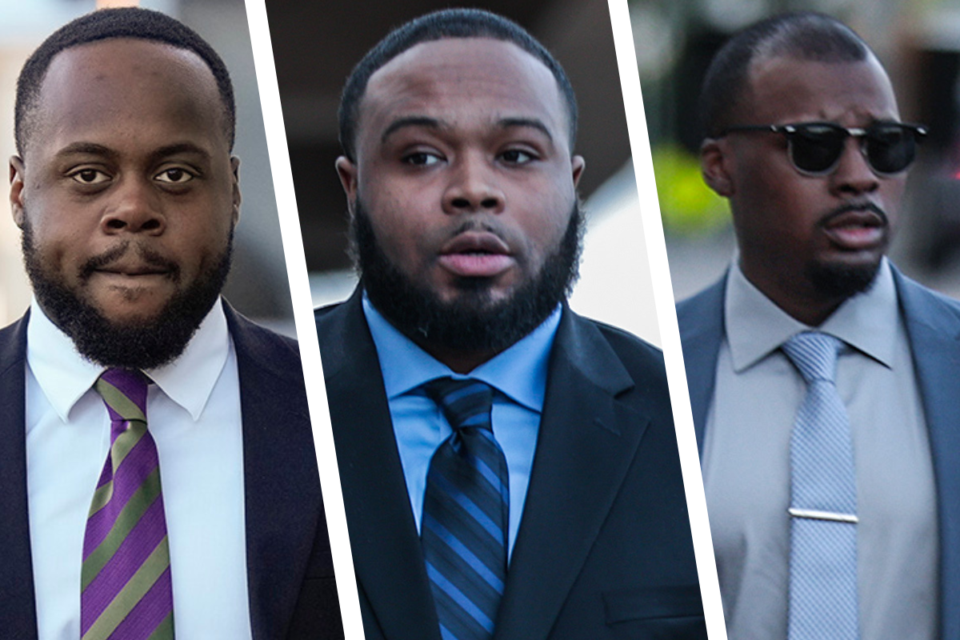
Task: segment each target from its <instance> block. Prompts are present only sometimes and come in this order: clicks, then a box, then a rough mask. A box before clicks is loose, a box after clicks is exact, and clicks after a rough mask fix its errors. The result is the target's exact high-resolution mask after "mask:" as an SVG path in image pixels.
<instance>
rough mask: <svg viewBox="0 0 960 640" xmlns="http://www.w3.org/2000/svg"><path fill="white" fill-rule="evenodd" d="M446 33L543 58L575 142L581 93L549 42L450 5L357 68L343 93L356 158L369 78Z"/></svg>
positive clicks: (404, 29) (344, 119)
mask: <svg viewBox="0 0 960 640" xmlns="http://www.w3.org/2000/svg"><path fill="white" fill-rule="evenodd" d="M444 38H493V39H494V40H502V41H504V42H510V43H512V44H515V45H516V46H518V47H520V48H521V49H523V50H524V51H526V52H527V53H529V54H530V55H532V56H533V57H535V58H536V59H537V60H539V61H540V62H542V63H543V64H544V66H546V67H547V68H548V69H549V70H550V72H551V73H552V74H553V77H554V78H555V79H556V81H557V85H558V86H559V88H560V93H561V94H563V97H564V101H565V102H566V105H567V116H568V118H569V131H568V133H569V136H570V148H571V150H572V149H573V144H574V140H576V137H577V98H576V96H575V95H574V93H573V86H571V84H570V80H569V79H568V78H567V74H566V73H565V72H564V71H563V67H561V66H560V63H559V62H557V60H556V58H554V57H553V55H551V54H550V52H549V51H547V50H546V48H545V47H544V46H543V45H542V44H540V43H539V42H537V40H536V39H534V37H533V36H531V35H530V34H529V33H527V31H526V30H525V29H524V28H523V27H521V26H520V25H518V24H517V23H515V22H513V21H511V20H508V19H507V18H504V17H503V16H498V15H497V14H495V13H490V12H489V11H483V10H481V9H444V10H442V11H435V12H433V13H428V14H426V15H424V16H421V17H419V18H417V19H415V20H411V21H410V22H407V23H406V24H404V25H402V26H400V27H398V28H397V29H394V30H393V31H391V32H390V33H389V34H388V35H387V37H385V38H384V39H383V40H381V41H380V42H379V43H378V44H377V45H376V46H375V47H374V48H373V49H371V50H370V51H368V52H367V55H365V56H364V57H363V59H362V60H360V62H359V63H357V66H356V67H354V68H353V72H352V73H351V74H350V77H349V78H347V84H346V85H345V86H344V88H343V95H342V96H341V97H340V111H339V114H338V115H339V118H340V146H341V147H343V153H344V155H346V156H347V158H348V159H349V160H350V161H351V162H356V137H357V120H358V118H359V115H360V102H361V101H362V100H363V95H364V93H366V90H367V83H368V82H369V80H370V76H372V75H373V74H374V73H376V71H377V70H378V69H379V68H380V67H382V66H383V65H385V64H387V63H388V62H390V61H391V60H393V59H394V58H396V57H397V56H398V55H400V54H401V53H403V52H404V51H406V50H407V49H411V48H412V47H414V46H415V45H418V44H420V43H422V42H432V41H435V40H442V39H444Z"/></svg>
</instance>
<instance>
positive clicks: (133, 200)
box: [100, 176, 167, 235]
mask: <svg viewBox="0 0 960 640" xmlns="http://www.w3.org/2000/svg"><path fill="white" fill-rule="evenodd" d="M112 195H113V198H112V199H111V200H110V201H109V206H108V207H107V209H106V210H105V211H104V213H103V216H102V218H101V220H100V226H101V229H103V231H104V233H107V234H117V233H122V232H127V233H146V234H150V235H160V234H162V233H163V232H164V231H165V230H166V226H167V223H166V217H165V216H164V214H163V211H162V207H161V204H160V199H159V198H158V195H157V193H156V192H155V189H154V187H153V185H151V184H150V181H149V179H147V178H137V177H129V176H128V177H126V178H123V179H122V180H121V182H120V184H118V185H117V186H116V187H115V189H114V193H113V194H112Z"/></svg>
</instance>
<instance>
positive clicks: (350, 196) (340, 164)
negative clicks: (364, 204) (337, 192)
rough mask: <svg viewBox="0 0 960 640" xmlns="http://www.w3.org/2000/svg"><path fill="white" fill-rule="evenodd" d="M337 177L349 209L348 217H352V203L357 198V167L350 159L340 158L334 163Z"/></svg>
mask: <svg viewBox="0 0 960 640" xmlns="http://www.w3.org/2000/svg"><path fill="white" fill-rule="evenodd" d="M336 167H337V175H338V176H340V184H341V185H342V186H343V192H344V193H345V194H346V195H347V204H348V206H349V207H350V215H353V203H354V202H356V198H357V165H355V164H354V163H353V161H352V160H350V158H348V157H346V156H340V157H339V158H337V162H336Z"/></svg>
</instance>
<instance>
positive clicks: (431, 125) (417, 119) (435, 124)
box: [380, 116, 442, 144]
mask: <svg viewBox="0 0 960 640" xmlns="http://www.w3.org/2000/svg"><path fill="white" fill-rule="evenodd" d="M407 127H427V128H428V129H441V128H442V125H441V124H440V121H439V120H437V119H436V118H429V117H427V116H408V117H406V118H398V119H396V120H394V121H393V122H391V123H390V126H388V127H387V128H386V129H384V130H383V134H382V135H381V136H380V144H384V143H385V142H386V141H387V138H389V137H390V136H391V135H393V134H394V133H396V132H397V131H399V130H400V129H405V128H407Z"/></svg>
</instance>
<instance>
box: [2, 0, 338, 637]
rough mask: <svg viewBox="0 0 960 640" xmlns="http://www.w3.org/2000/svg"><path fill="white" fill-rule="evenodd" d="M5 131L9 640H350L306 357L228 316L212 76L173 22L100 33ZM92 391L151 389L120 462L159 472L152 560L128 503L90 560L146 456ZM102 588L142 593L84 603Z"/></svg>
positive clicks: (226, 116)
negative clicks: (12, 234) (20, 270)
mask: <svg viewBox="0 0 960 640" xmlns="http://www.w3.org/2000/svg"><path fill="white" fill-rule="evenodd" d="M16 109H17V111H16V137H17V149H18V155H16V156H14V157H13V158H12V159H11V161H10V178H11V188H10V202H11V205H12V209H13V215H14V219H15V221H16V223H17V225H18V226H19V227H20V228H21V229H22V232H23V252H24V261H25V263H26V267H27V271H28V273H29V276H30V280H31V283H32V286H33V290H34V294H35V298H34V301H33V303H32V305H31V308H30V310H29V312H28V314H27V315H25V316H24V317H23V318H22V319H21V320H20V321H18V322H17V323H15V324H14V325H12V326H10V327H8V328H6V329H4V330H3V331H0V415H2V416H3V420H2V424H0V428H2V430H3V442H4V445H3V447H2V448H0V488H2V491H0V496H2V497H0V511H2V512H3V514H4V521H3V524H2V526H0V561H2V562H0V563H2V565H3V567H4V571H3V577H2V578H0V629H2V630H3V631H2V635H3V636H4V637H9V638H36V637H43V638H58V639H60V638H74V639H76V638H79V637H81V631H82V633H83V635H82V637H84V638H94V637H107V635H109V634H110V633H112V632H113V630H114V629H116V630H117V631H116V632H117V634H121V635H123V637H128V638H133V637H141V635H138V634H136V633H134V632H133V631H132V629H133V628H134V627H136V628H138V629H139V630H140V632H141V633H142V634H143V635H142V637H147V636H148V635H149V634H150V633H151V631H150V630H152V629H153V628H154V626H153V625H156V624H158V623H159V626H158V627H157V635H151V636H150V637H165V638H166V637H172V636H173V634H174V633H175V634H176V636H178V637H181V638H225V637H229V638H257V639H263V640H267V639H273V638H285V637H310V638H314V637H320V636H323V637H338V636H339V637H342V633H343V632H342V629H341V625H340V616H339V607H338V604H337V596H336V587H335V582H334V577H333V568H332V564H331V559H330V550H329V545H328V541H327V533H326V524H325V521H324V516H323V507H322V502H321V494H320V484H319V477H318V473H317V466H316V459H315V456H314V452H313V451H314V449H313V442H312V437H311V430H310V422H309V416H308V413H307V408H306V399H305V393H304V386H303V378H302V375H301V369H300V358H299V351H298V348H297V345H296V342H294V341H292V340H290V339H287V338H283V337H280V336H278V335H276V334H274V333H271V332H269V331H267V330H265V329H263V328H260V327H258V326H256V325H254V324H253V323H251V322H249V321H248V320H245V319H244V318H243V317H241V316H240V315H239V314H237V313H236V312H234V311H233V310H232V309H231V308H230V307H229V306H228V305H227V304H226V302H225V301H223V300H222V299H221V298H220V290H221V288H222V286H223V283H224V279H225V278H226V276H227V272H228V270H229V266H230V250H231V243H232V237H233V229H234V226H235V225H236V224H237V221H238V218H239V212H240V188H239V182H238V174H237V171H238V166H239V161H238V160H237V158H235V157H232V156H231V149H232V146H233V139H234V130H235V106H234V101H233V91H232V87H231V84H230V78H229V75H228V74H227V70H226V68H225V67H224V65H223V62H222V60H221V59H220V57H219V56H218V55H217V54H216V52H214V51H213V49H212V48H211V47H210V46H209V45H208V44H207V43H206V42H205V41H204V40H202V39H201V38H200V36H198V35H197V34H196V33H194V32H193V31H192V30H190V29H188V28H187V27H185V26H184V25H182V24H181V23H179V22H177V21H176V20H174V19H172V18H169V17H167V16H164V15H162V14H159V13H156V12H152V11H146V10H141V9H117V10H104V11H100V12H95V13H92V14H88V15H86V16H84V17H81V18H78V19H77V20H75V21H74V22H72V23H70V24H68V25H66V26H65V27H63V28H61V29H60V30H58V31H57V32H56V33H54V34H53V35H52V36H50V38H48V39H47V40H46V41H45V42H44V43H43V44H42V45H41V46H40V47H39V48H38V49H37V50H36V51H35V52H34V54H33V55H32V56H31V57H30V59H29V60H28V61H27V63H26V64H25V66H24V69H23V71H22V72H21V75H20V80H19V84H18V93H17V104H16ZM105 369H108V370H110V371H112V372H122V375H123V376H125V378H126V379H130V380H135V381H137V384H139V385H141V388H142V389H143V391H144V395H145V410H144V411H143V413H145V416H146V426H147V428H146V430H145V433H144V434H143V435H142V437H141V438H140V440H138V441H137V445H135V447H133V449H132V451H140V450H142V448H143V447H142V446H141V445H143V443H147V444H148V445H149V444H152V443H155V450H156V453H155V454H154V455H155V459H156V458H158V459H159V469H160V473H159V476H156V474H155V473H153V474H151V477H154V476H156V477H158V478H159V480H157V481H151V482H152V484H151V485H150V486H151V487H154V488H157V489H158V490H157V491H155V492H154V493H151V494H150V496H151V497H150V498H149V500H152V501H153V502H151V503H150V504H151V505H154V504H160V505H161V506H160V507H159V511H157V510H155V509H154V508H153V506H151V507H150V510H149V511H148V512H147V513H151V514H155V513H160V514H161V515H160V518H159V519H160V521H161V523H162V525H163V526H165V530H164V533H165V534H166V535H165V536H164V538H163V542H161V543H160V544H157V543H156V541H155V540H154V541H153V542H152V543H151V544H157V546H156V547H155V548H154V547H153V546H149V547H146V546H144V545H146V544H147V542H146V540H145V538H143V537H141V535H140V534H139V533H138V532H139V531H146V530H152V531H156V530H157V528H156V519H155V518H154V516H151V517H150V518H147V516H146V515H144V516H143V517H142V518H139V519H138V518H137V516H136V515H134V514H135V513H145V512H143V511H140V512H137V511H135V509H134V505H140V504H144V503H145V501H146V500H147V498H143V499H138V501H137V502H135V498H136V496H137V495H139V494H140V493H141V490H140V489H138V490H137V492H136V493H134V494H133V495H132V496H131V497H130V498H129V501H128V502H126V503H125V504H126V505H127V506H126V507H124V508H123V510H122V511H121V512H120V516H118V517H117V520H116V524H115V525H114V526H113V529H111V530H110V533H109V535H108V536H107V537H106V538H104V539H103V542H102V543H101V544H99V546H97V547H96V548H95V549H93V550H92V551H90V552H88V551H87V545H86V543H85V536H89V535H90V533H89V532H90V529H89V528H88V512H90V513H91V514H93V513H94V512H97V514H98V515H99V513H100V512H103V511H106V510H107V509H106V507H104V508H102V509H101V510H100V511H97V508H98V507H96V506H94V507H91V504H93V505H97V501H98V500H101V499H103V500H115V499H116V500H119V499H121V498H120V496H121V495H122V494H123V493H124V491H125V489H124V488H123V487H124V486H130V485H129V484H128V485H122V484H121V480H120V478H121V476H123V474H124V473H126V472H125V471H124V470H125V469H128V468H129V465H127V464H126V463H127V462H128V461H129V460H131V459H134V458H138V456H139V454H136V455H135V454H134V453H133V452H131V453H130V454H129V455H127V456H125V457H123V456H122V453H121V452H120V447H119V444H117V445H115V446H113V447H111V442H112V440H111V438H114V439H116V442H117V443H119V442H120V438H121V437H123V436H118V435H117V433H118V432H117V429H118V428H121V427H123V426H124V425H126V426H129V432H132V431H133V427H132V426H130V425H132V424H133V423H132V422H130V421H127V422H117V421H116V420H114V421H111V419H110V414H109V413H108V410H107V407H105V406H104V399H105V398H104V399H102V398H101V397H100V395H98V393H99V392H98V391H95V389H94V387H96V388H97V389H99V388H100V387H101V382H100V381H99V379H100V378H101V374H103V372H104V370H105ZM118 375H120V374H118ZM128 403H129V401H128ZM116 406H120V405H116ZM111 410H112V409H111ZM127 411H128V410H127ZM128 413H129V411H128ZM123 415H127V414H123ZM131 415H132V414H131ZM142 417H143V415H142V414H141V416H140V419H141V421H142ZM125 420H126V418H125ZM129 420H133V418H130V419H129ZM111 425H113V426H111ZM118 425H119V426H118ZM141 425H142V422H141ZM126 433H127V432H124V434H126ZM150 441H152V442H150ZM144 446H146V445H144ZM108 452H109V456H110V457H108ZM138 459H142V457H139V458H138ZM105 460H107V461H108V463H110V464H108V465H106V470H105V471H104V472H103V473H104V474H106V473H107V471H109V470H110V468H111V465H112V468H113V473H114V476H113V479H112V480H111V481H110V482H109V483H106V484H105V483H104V482H103V481H102V480H101V481H100V482H98V477H100V478H103V477H105V476H101V469H105V462H104V461H105ZM111 460H112V463H111V462H110V461H111ZM130 464H131V465H132V464H133V463H130ZM124 477H126V476H124ZM101 485H102V486H101ZM141 486H142V487H147V484H146V483H145V484H143V485H141ZM108 488H112V489H113V492H112V493H110V492H107V493H104V491H105V490H106V489H108ZM95 489H96V490H97V491H96V493H95ZM143 491H145V489H144V490H143ZM105 495H107V496H112V497H110V498H103V496H105ZM161 499H162V503H161V502H160V501H161ZM140 500H143V501H144V502H141V501H140ZM164 513H165V517H164V515H163V514H164ZM128 516H129V517H128ZM90 519H91V520H92V519H93V516H92V515H91V516H90ZM148 520H149V522H148ZM141 525H143V526H142V527H141ZM85 532H86V533H85ZM114 541H117V543H116V544H114ZM128 543H129V544H128ZM140 548H145V549H147V550H149V549H154V551H153V552H151V555H150V558H151V559H156V561H155V564H157V565H159V566H164V565H166V566H167V567H168V569H167V570H165V571H164V573H163V574H162V575H161V577H160V578H155V579H154V578H150V577H149V576H152V575H153V576H155V574H151V573H150V572H149V571H147V570H146V569H145V567H147V566H148V565H147V564H146V563H144V564H142V565H140V564H133V563H134V560H133V556H135V555H136V552H135V551H132V550H133V549H140ZM94 557H96V558H98V559H100V560H102V568H100V569H98V570H99V571H100V572H101V573H96V574H90V575H91V578H90V579H88V578H87V577H86V572H87V570H88V567H89V566H92V565H91V563H92V562H93V560H91V558H94ZM151 562H153V560H151ZM81 565H82V566H83V569H82V570H81ZM138 566H139V567H140V568H139V569H137V567H138ZM151 566H152V565H151ZM108 568H109V570H110V571H117V572H121V573H122V572H124V571H127V572H128V573H129V574H132V576H131V577H130V578H129V581H128V582H126V583H123V582H121V583H120V584H126V586H125V587H124V588H123V591H121V592H119V594H118V595H117V596H116V598H113V599H110V598H106V599H105V591H104V590H103V589H101V590H99V591H97V593H96V594H94V595H93V596H91V598H88V597H87V596H88V590H90V591H91V592H92V591H95V590H96V589H95V588H94V585H95V584H106V583H105V582H97V580H98V579H99V577H100V576H101V575H103V572H105V571H107V570H108ZM82 573H83V574H84V579H83V585H84V588H83V593H84V595H83V597H82V598H81V575H82ZM161 578H162V580H161ZM135 591H136V592H137V593H140V595H137V594H135V593H134V592H135ZM164 592H166V596H164V595H163V594H164ZM111 595H112V594H111ZM164 597H166V598H167V600H168V601H167V602H166V604H163V602H162V601H163V598H164ZM151 598H153V599H152V600H151ZM97 602H99V603H100V604H99V605H98V604H97ZM88 603H91V604H89V605H88ZM144 603H146V604H144ZM158 603H160V604H163V608H160V609H159V615H158V616H157V617H162V618H163V620H162V622H161V621H159V620H157V619H156V617H155V618H154V619H151V620H147V619H146V618H150V610H158V608H159V607H160V604H158ZM171 603H172V604H171ZM141 604H143V606H140V605H141ZM88 606H89V607H91V608H88ZM154 606H156V608H154V609H151V607H154ZM171 608H172V610H171ZM144 616H145V617H144ZM148 624H149V625H151V626H150V627H149V629H148V628H147V626H146V625H148ZM121 626H122V630H121Z"/></svg>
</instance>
